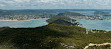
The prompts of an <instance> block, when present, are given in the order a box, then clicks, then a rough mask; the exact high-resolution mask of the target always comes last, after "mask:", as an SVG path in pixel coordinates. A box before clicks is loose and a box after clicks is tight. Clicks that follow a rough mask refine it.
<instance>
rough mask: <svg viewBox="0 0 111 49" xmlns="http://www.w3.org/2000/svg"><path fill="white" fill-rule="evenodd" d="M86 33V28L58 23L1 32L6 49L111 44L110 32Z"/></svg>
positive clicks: (50, 48)
mask: <svg viewBox="0 0 111 49" xmlns="http://www.w3.org/2000/svg"><path fill="white" fill-rule="evenodd" d="M1 29H3V28H0V30H1ZM85 32H86V29H85V28H81V27H77V26H69V25H62V24H56V23H52V24H49V25H47V26H43V27H38V28H6V29H4V30H1V31H0V44H1V45H6V46H7V47H8V48H7V47H4V46H3V48H4V49H6V48H7V49H16V48H18V49H52V48H55V49H65V48H64V47H62V46H61V45H60V42H61V43H64V44H66V45H69V46H70V45H71V46H75V49H82V48H83V47H85V46H86V45H88V44H89V43H104V42H111V36H110V35H111V33H110V32H107V33H103V32H104V31H100V32H98V33H89V34H85ZM7 43H8V44H7ZM1 45H0V46H1ZM10 45H12V47H10ZM106 47H107V48H109V47H108V46H104V48H103V49H106ZM3 48H2V49H3ZM93 48H94V47H93ZM93 48H92V47H91V48H89V49H93ZM100 48H101V47H100Z"/></svg>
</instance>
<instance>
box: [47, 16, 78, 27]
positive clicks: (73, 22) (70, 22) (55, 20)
mask: <svg viewBox="0 0 111 49" xmlns="http://www.w3.org/2000/svg"><path fill="white" fill-rule="evenodd" d="M47 22H49V23H50V24H52V23H55V24H62V25H73V26H74V25H79V24H78V22H76V20H74V19H70V18H69V17H60V16H56V17H53V18H51V19H49V20H47Z"/></svg>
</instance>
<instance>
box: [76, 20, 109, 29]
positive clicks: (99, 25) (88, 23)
mask: <svg viewBox="0 0 111 49" xmlns="http://www.w3.org/2000/svg"><path fill="white" fill-rule="evenodd" d="M77 21H78V22H79V23H81V24H82V26H83V27H84V28H87V29H98V30H106V31H111V20H80V19H79V20H77Z"/></svg>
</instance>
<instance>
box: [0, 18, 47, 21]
mask: <svg viewBox="0 0 111 49" xmlns="http://www.w3.org/2000/svg"><path fill="white" fill-rule="evenodd" d="M38 19H47V18H38ZM38 19H27V20H5V19H0V21H31V20H38Z"/></svg>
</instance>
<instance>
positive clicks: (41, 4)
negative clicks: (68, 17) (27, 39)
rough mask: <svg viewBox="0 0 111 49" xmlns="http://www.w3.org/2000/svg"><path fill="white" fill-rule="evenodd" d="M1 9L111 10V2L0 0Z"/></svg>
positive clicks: (103, 0)
mask: <svg viewBox="0 0 111 49" xmlns="http://www.w3.org/2000/svg"><path fill="white" fill-rule="evenodd" d="M0 9H111V0H0Z"/></svg>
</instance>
